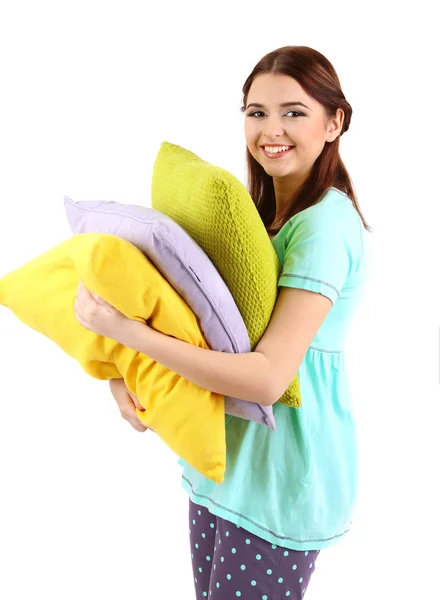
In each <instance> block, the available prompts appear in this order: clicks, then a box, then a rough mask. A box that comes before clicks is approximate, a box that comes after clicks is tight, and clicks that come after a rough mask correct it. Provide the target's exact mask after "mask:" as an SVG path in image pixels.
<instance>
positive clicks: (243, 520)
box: [181, 475, 349, 550]
mask: <svg viewBox="0 0 440 600" xmlns="http://www.w3.org/2000/svg"><path fill="white" fill-rule="evenodd" d="M181 484H182V488H183V489H184V490H185V491H186V492H187V493H188V495H189V497H190V499H191V501H192V502H194V504H198V505H199V506H203V507H205V508H207V509H208V510H209V512H210V513H211V514H213V515H215V516H217V517H220V518H221V519H225V520H226V521H229V522H231V523H233V524H234V525H236V526H237V527H243V529H245V530H246V531H249V532H250V533H253V534H254V535H257V536H258V537H260V538H261V539H263V540H265V541H266V542H269V543H271V544H276V545H277V546H280V547H281V548H287V549H289V550H322V549H324V548H328V547H330V546H334V545H335V544H337V543H339V542H340V541H341V540H342V539H343V538H344V537H345V536H346V534H347V533H348V532H349V527H348V528H347V529H346V530H345V531H343V532H342V533H339V534H336V535H333V536H330V537H328V538H322V539H299V538H294V537H292V536H284V535H278V534H276V533H275V532H273V531H271V530H270V529H268V528H267V527H264V526H263V525H260V524H259V523H256V522H255V521H252V520H251V519H249V518H248V517H246V516H245V515H242V514H240V513H237V512H235V511H232V510H230V509H228V508H227V507H225V506H221V505H220V504H218V503H217V502H215V501H214V500H212V499H211V498H209V497H208V496H205V495H203V494H198V493H197V492H195V491H194V488H193V486H192V484H191V482H190V481H189V479H187V478H186V477H185V476H184V475H182V480H181Z"/></svg>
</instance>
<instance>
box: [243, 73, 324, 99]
mask: <svg viewBox="0 0 440 600" xmlns="http://www.w3.org/2000/svg"><path fill="white" fill-rule="evenodd" d="M249 102H258V103H261V104H274V105H275V104H280V103H282V102H304V104H307V102H308V104H307V106H310V105H311V104H313V103H314V102H315V101H314V100H313V98H311V97H310V96H309V95H308V94H307V93H306V92H305V91H304V90H303V88H302V87H301V86H300V84H299V83H298V82H297V81H296V79H293V77H290V76H289V75H279V74H274V73H265V74H264V75H258V77H256V78H255V79H254V81H253V82H252V85H251V87H250V90H249V94H248V97H247V103H248V104H249Z"/></svg>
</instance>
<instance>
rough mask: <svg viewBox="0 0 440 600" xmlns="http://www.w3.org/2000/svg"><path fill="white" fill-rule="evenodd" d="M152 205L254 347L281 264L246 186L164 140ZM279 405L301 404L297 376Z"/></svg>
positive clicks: (269, 311)
mask: <svg viewBox="0 0 440 600" xmlns="http://www.w3.org/2000/svg"><path fill="white" fill-rule="evenodd" d="M152 206H153V208H155V209H157V210H159V211H161V212H163V213H165V214H166V215H168V216H169V217H171V218H172V219H173V221H175V222H177V223H178V224H179V225H180V226H181V227H182V228H183V229H184V230H185V231H186V232H187V233H189V235H190V236H191V237H192V238H193V239H194V240H195V242H196V243H197V244H198V245H199V246H200V247H201V248H202V249H203V250H204V251H205V252H206V254H207V255H208V256H209V258H210V259H211V260H212V262H213V263H214V265H215V267H216V268H217V270H218V272H219V273H220V275H221V276H222V278H223V279H224V281H225V283H226V285H227V286H228V288H229V290H230V292H231V293H232V296H233V297H234V300H235V302H236V304H237V306H238V309H239V310H240V313H241V315H242V317H243V320H244V322H245V324H246V327H247V331H248V334H249V338H250V341H251V348H252V349H254V348H255V346H256V345H257V344H258V342H259V340H260V338H261V337H262V335H263V334H264V331H265V330H266V327H267V325H268V324H269V321H270V317H271V315H272V311H273V309H274V306H275V302H276V299H277V294H278V289H277V284H278V278H279V275H280V273H281V265H280V263H279V260H278V257H277V255H276V252H275V250H274V248H273V246H272V243H271V241H270V239H269V236H268V235H267V232H266V229H265V227H264V224H263V222H262V220H261V218H260V216H259V214H258V211H257V209H256V207H255V205H254V203H253V201H252V198H251V197H250V195H249V193H248V192H247V190H246V188H245V187H244V186H243V185H242V184H241V183H240V182H239V181H238V179H236V178H235V177H234V176H233V175H232V174H231V173H229V172H228V171H225V170H224V169H221V168H220V167H215V166H213V165H210V164H209V163H207V162H205V161H203V160H201V159H200V158H199V157H198V156H196V155H195V154H193V153H192V152H190V151H188V150H185V149H184V148H181V147H179V146H176V145H174V144H169V143H168V142H164V143H163V144H162V146H161V149H160V151H159V153H158V156H157V158H156V162H155V165H154V169H153V181H152ZM280 402H282V403H283V404H287V405H289V406H294V407H298V406H299V405H300V404H301V395H300V388H299V381H298V375H296V377H295V379H294V380H293V382H292V383H291V385H290V386H289V388H288V389H287V390H286V392H285V393H284V394H283V396H282V397H281V398H280Z"/></svg>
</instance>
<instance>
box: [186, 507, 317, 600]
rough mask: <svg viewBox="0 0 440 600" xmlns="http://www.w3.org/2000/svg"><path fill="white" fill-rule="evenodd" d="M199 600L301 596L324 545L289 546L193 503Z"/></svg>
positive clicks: (191, 525)
mask: <svg viewBox="0 0 440 600" xmlns="http://www.w3.org/2000/svg"><path fill="white" fill-rule="evenodd" d="M189 532H190V543H191V558H192V567H193V573H194V586H195V590H196V599H197V600H204V598H208V600H236V599H237V598H242V600H281V599H283V600H284V599H289V600H302V598H304V594H305V591H306V589H307V585H308V583H309V581H310V577H311V575H312V573H313V571H314V570H315V561H316V559H317V556H318V554H319V550H309V551H298V550H287V549H286V548H281V547H280V546H276V545H274V544H270V543H269V542H266V541H265V540H262V539H261V538H259V537H257V536H256V535H253V534H252V533H249V532H248V531H246V530H244V529H242V528H241V527H237V526H236V525H234V524H233V523H230V522H229V521H225V520H224V519H221V518H220V517H216V516H215V515H211V513H210V512H209V511H208V510H207V509H206V508H204V507H203V506H198V505H197V504H194V503H193V502H191V500H190V502H189Z"/></svg>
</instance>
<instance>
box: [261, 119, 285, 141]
mask: <svg viewBox="0 0 440 600" xmlns="http://www.w3.org/2000/svg"><path fill="white" fill-rule="evenodd" d="M283 134H284V129H283V127H282V125H281V122H280V120H279V118H278V117H275V116H272V117H269V118H268V119H267V121H266V123H265V127H264V130H263V135H264V136H265V137H267V139H270V140H272V139H275V138H277V137H281V136H282V135H283Z"/></svg>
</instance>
